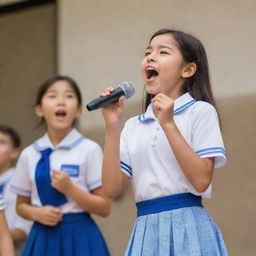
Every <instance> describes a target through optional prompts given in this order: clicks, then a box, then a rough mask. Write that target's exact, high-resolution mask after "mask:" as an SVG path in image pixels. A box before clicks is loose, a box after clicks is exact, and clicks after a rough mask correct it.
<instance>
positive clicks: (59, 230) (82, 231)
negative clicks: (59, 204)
mask: <svg viewBox="0 0 256 256" xmlns="http://www.w3.org/2000/svg"><path fill="white" fill-rule="evenodd" d="M22 255H23V256H99V255H100V256H109V255H110V254H109V251H108V248H107V246H106V243H105V241H104V238H103V236H102V234H101V232H100V230H99V228H98V227H97V225H96V224H95V222H94V221H93V220H92V219H91V217H90V216H89V214H86V213H78V214H66V215H64V217H63V221H61V222H60V223H59V224H58V225H56V226H54V227H50V226H45V225H42V224H40V223H34V225H33V227H32V229H31V232H30V234H29V237H28V240H27V243H26V246H25V249H24V251H23V254H22Z"/></svg>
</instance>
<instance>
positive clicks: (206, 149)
mask: <svg viewBox="0 0 256 256" xmlns="http://www.w3.org/2000/svg"><path fill="white" fill-rule="evenodd" d="M208 151H222V153H223V154H225V155H226V152H225V150H224V148H221V147H213V148H205V149H201V150H198V151H196V154H201V153H204V152H208Z"/></svg>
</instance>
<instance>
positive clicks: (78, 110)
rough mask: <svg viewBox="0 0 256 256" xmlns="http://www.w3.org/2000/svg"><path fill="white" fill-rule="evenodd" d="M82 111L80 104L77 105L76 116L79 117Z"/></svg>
mask: <svg viewBox="0 0 256 256" xmlns="http://www.w3.org/2000/svg"><path fill="white" fill-rule="evenodd" d="M82 111H83V108H82V106H79V107H78V108H77V113H76V118H79V117H80V116H81V113H82Z"/></svg>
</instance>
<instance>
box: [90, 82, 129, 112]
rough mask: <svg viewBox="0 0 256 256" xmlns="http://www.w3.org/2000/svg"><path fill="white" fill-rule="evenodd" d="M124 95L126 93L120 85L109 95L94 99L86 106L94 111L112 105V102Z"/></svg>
mask: <svg viewBox="0 0 256 256" xmlns="http://www.w3.org/2000/svg"><path fill="white" fill-rule="evenodd" d="M122 95H124V91H123V89H122V88H120V87H118V88H116V89H115V90H114V91H113V92H111V93H110V94H109V95H108V96H106V97H101V98H97V99H94V100H93V101H91V102H90V103H88V104H87V105H86V108H87V110H88V111H92V110H95V109H98V108H102V107H105V106H107V105H110V104H111V103H114V102H117V101H118V99H119V98H120V97H121V96H122Z"/></svg>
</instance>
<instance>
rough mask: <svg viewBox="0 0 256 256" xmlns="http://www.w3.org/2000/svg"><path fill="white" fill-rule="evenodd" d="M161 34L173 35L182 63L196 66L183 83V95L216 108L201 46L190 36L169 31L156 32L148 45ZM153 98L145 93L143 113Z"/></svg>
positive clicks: (177, 31)
mask: <svg viewBox="0 0 256 256" xmlns="http://www.w3.org/2000/svg"><path fill="white" fill-rule="evenodd" d="M163 34H171V35H173V37H174V39H175V40H176V42H177V44H178V48H179V50H180V53H181V55H182V56H183V59H184V61H185V62H187V63H191V62H194V63H195V64H196V66H197V70H196V72H195V74H194V75H193V76H192V77H190V78H188V79H187V80H186V81H185V83H184V85H183V93H186V92H189V93H190V94H191V96H192V97H193V98H194V99H196V100H201V101H206V102H209V103H210V104H212V105H213V106H214V107H215V108H216V104H215V100H214V97H213V93H212V89H211V83H210V76H209V69H208V61H207V56H206V52H205V49H204V46H203V44H202V43H201V42H200V41H199V40H198V39H197V38H195V37H194V36H192V35H189V34H186V33H184V32H182V31H179V30H171V29H161V30H158V31H157V32H156V33H155V34H154V35H153V36H152V37H151V38H150V40H149V43H150V42H151V41H152V39H153V38H155V37H156V36H158V35H163ZM153 97H154V95H152V94H149V93H146V96H145V100H144V110H145V111H146V109H147V107H148V105H149V104H150V103H151V99H152V98H153Z"/></svg>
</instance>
